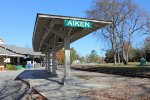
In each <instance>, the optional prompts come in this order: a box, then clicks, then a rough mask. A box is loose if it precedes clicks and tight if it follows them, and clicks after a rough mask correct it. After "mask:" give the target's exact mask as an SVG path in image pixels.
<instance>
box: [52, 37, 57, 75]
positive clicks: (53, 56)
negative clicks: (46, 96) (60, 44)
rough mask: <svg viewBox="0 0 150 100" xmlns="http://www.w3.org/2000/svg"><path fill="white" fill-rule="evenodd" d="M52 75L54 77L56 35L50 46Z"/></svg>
mask: <svg viewBox="0 0 150 100" xmlns="http://www.w3.org/2000/svg"><path fill="white" fill-rule="evenodd" d="M52 74H54V75H56V35H55V36H54V41H53V46H52Z"/></svg>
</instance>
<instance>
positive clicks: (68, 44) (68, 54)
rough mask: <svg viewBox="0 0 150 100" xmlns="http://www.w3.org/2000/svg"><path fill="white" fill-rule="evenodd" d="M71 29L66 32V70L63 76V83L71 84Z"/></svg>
mask: <svg viewBox="0 0 150 100" xmlns="http://www.w3.org/2000/svg"><path fill="white" fill-rule="evenodd" d="M70 31H71V29H70V30H69V32H68V33H66V34H65V37H64V50H65V72H64V78H63V84H64V85H66V84H70V38H69V35H70Z"/></svg>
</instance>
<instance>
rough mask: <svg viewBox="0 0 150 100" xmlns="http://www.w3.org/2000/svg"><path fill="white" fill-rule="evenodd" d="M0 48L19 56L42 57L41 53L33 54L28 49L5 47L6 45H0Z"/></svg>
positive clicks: (12, 46) (13, 46)
mask: <svg viewBox="0 0 150 100" xmlns="http://www.w3.org/2000/svg"><path fill="white" fill-rule="evenodd" d="M0 47H2V48H5V49H7V50H9V51H11V52H14V53H17V54H21V55H35V56H38V55H39V56H44V55H43V54H41V52H34V51H33V50H32V49H30V48H24V47H18V46H15V45H6V44H0Z"/></svg>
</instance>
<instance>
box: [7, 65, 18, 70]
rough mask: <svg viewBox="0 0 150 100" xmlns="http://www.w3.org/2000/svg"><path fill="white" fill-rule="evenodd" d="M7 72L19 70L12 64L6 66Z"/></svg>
mask: <svg viewBox="0 0 150 100" xmlns="http://www.w3.org/2000/svg"><path fill="white" fill-rule="evenodd" d="M5 69H6V70H17V69H16V66H15V65H12V64H6V67H5Z"/></svg>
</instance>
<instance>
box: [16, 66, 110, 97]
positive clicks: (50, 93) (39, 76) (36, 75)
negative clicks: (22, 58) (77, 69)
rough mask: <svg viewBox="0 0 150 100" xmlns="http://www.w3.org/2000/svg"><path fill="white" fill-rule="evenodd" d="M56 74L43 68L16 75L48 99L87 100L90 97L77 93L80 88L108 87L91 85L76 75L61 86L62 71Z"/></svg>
mask: <svg viewBox="0 0 150 100" xmlns="http://www.w3.org/2000/svg"><path fill="white" fill-rule="evenodd" d="M57 74H58V77H54V76H53V75H51V74H49V73H47V72H46V71H45V70H44V69H39V70H25V71H24V72H22V73H21V74H20V75H19V76H18V77H19V78H21V79H23V80H25V81H27V82H29V84H30V87H31V88H34V89H36V90H37V91H38V92H39V93H40V94H42V95H43V96H44V97H46V98H47V99H48V100H89V99H90V98H88V97H85V96H80V95H79V93H80V92H81V90H84V89H91V88H97V87H99V88H107V87H109V86H107V85H101V86H100V85H99V86H97V87H93V86H94V85H93V84H92V83H91V84H90V83H89V82H87V81H86V80H84V79H79V78H77V77H72V79H71V84H70V85H66V86H63V85H61V81H62V77H63V73H62V72H61V71H57ZM95 86H96V85H95Z"/></svg>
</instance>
